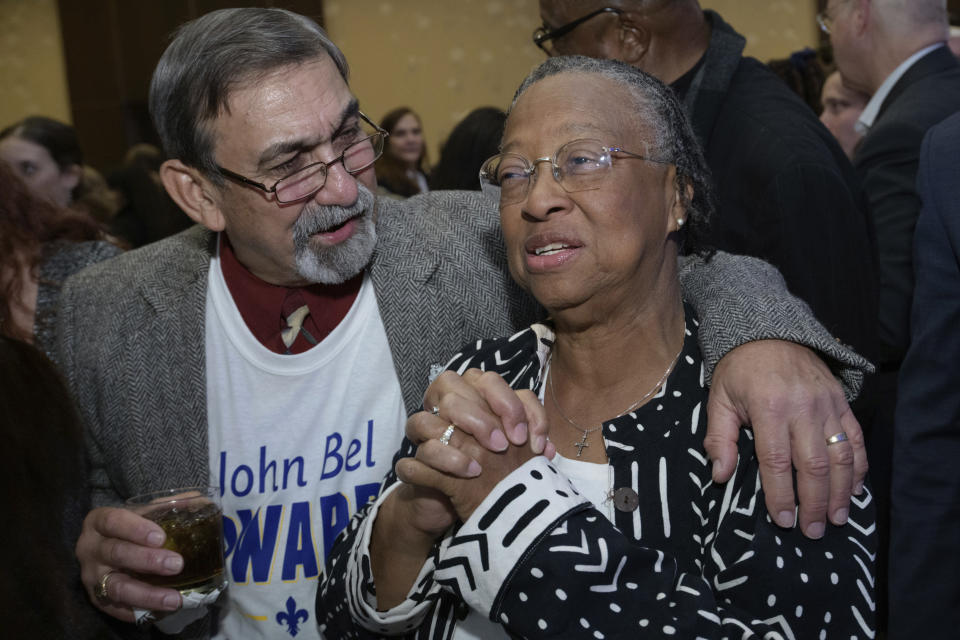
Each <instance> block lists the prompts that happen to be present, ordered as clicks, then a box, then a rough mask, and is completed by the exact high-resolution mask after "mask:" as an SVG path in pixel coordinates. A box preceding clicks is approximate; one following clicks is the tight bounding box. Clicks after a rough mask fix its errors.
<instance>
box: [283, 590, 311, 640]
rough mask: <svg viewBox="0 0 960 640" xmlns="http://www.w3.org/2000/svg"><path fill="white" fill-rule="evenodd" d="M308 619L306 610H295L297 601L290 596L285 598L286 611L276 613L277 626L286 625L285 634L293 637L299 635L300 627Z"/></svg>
mask: <svg viewBox="0 0 960 640" xmlns="http://www.w3.org/2000/svg"><path fill="white" fill-rule="evenodd" d="M309 617H310V615H309V614H308V613H307V611H306V609H297V601H296V600H294V599H293V596H290V597H289V598H287V610H286V611H280V612H279V613H277V624H285V625H287V633H289V634H290V635H291V636H295V635H297V634H298V633H300V625H301V624H303V623H304V622H306V621H307V619H308V618H309Z"/></svg>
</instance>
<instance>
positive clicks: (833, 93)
mask: <svg viewBox="0 0 960 640" xmlns="http://www.w3.org/2000/svg"><path fill="white" fill-rule="evenodd" d="M869 99H870V96H868V95H866V94H863V93H860V92H858V91H854V90H852V89H848V88H847V87H845V86H844V85H843V78H842V77H841V76H840V72H839V71H834V72H833V73H831V74H830V75H829V77H827V81H826V82H825V83H824V84H823V91H822V93H821V94H820V102H821V103H822V104H823V113H822V114H820V122H822V123H823V124H824V125H825V126H826V127H827V129H829V130H830V133H832V134H833V137H834V138H836V139H837V141H838V142H839V143H840V146H841V147H842V148H843V152H844V153H845V154H847V157H848V158H851V159H852V158H853V154H854V151H856V148H857V144H859V142H860V139H861V138H862V137H863V136H861V135H860V134H859V133H858V132H857V130H856V128H855V125H856V123H857V120H858V119H859V118H860V114H861V113H862V112H863V108H864V107H866V106H867V102H868V101H869Z"/></svg>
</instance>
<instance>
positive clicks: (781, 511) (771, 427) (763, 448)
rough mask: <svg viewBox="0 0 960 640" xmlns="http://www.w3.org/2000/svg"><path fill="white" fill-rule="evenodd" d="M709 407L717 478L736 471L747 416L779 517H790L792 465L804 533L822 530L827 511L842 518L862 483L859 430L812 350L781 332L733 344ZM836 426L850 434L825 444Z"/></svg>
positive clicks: (789, 521)
mask: <svg viewBox="0 0 960 640" xmlns="http://www.w3.org/2000/svg"><path fill="white" fill-rule="evenodd" d="M707 411H708V416H709V420H708V425H707V436H706V439H705V440H704V447H705V448H706V450H707V453H708V454H709V455H710V458H711V459H712V460H713V478H714V480H715V481H718V482H725V481H726V480H728V479H729V478H730V477H731V475H732V474H733V471H734V469H735V468H736V461H737V446H736V443H737V438H738V437H739V433H740V425H742V424H749V425H751V426H752V427H753V432H754V436H755V438H756V451H757V458H758V460H759V462H760V477H761V482H762V484H763V490H764V493H765V494H766V504H767V510H768V511H769V512H770V514H771V517H773V518H774V520H775V521H776V522H777V524H779V525H780V526H782V527H792V526H793V525H794V520H795V518H794V513H795V506H794V505H795V504H796V502H795V500H794V494H793V468H794V467H796V470H797V494H798V496H797V497H798V498H799V505H800V518H799V520H800V528H801V529H802V530H803V532H804V535H806V536H807V537H809V538H820V537H822V536H823V533H824V528H825V524H824V522H825V518H826V516H827V514H829V517H830V520H831V522H833V523H834V524H843V523H845V522H846V520H847V514H848V510H849V505H850V495H851V493H853V494H857V495H859V494H860V493H861V492H862V491H863V480H864V477H865V476H866V473H867V454H866V448H865V447H864V441H863V431H862V430H861V429H860V424H859V423H858V422H857V419H856V418H854V416H853V412H852V411H851V410H850V405H848V404H847V401H846V399H845V398H844V395H843V390H842V389H841V387H840V384H839V383H838V382H837V381H836V379H835V378H834V377H833V375H832V374H831V372H830V370H829V369H828V368H827V366H826V364H824V362H823V361H822V360H821V359H820V358H818V357H817V356H816V354H814V353H813V352H812V351H810V350H809V349H807V348H806V347H803V346H800V345H797V344H793V343H792V342H783V341H780V340H759V341H756V342H748V343H747V344H744V345H742V346H740V347H737V348H736V349H734V350H732V351H731V352H730V353H729V354H727V355H726V356H724V357H723V359H721V360H720V363H719V364H718V365H717V368H716V371H715V372H714V375H713V385H712V386H711V389H710V400H709V405H708V409H707ZM841 431H842V432H844V433H846V434H847V438H848V440H847V441H844V442H837V443H835V444H831V445H829V446H828V445H827V438H829V437H830V436H832V435H834V434H837V433H840V432H841Z"/></svg>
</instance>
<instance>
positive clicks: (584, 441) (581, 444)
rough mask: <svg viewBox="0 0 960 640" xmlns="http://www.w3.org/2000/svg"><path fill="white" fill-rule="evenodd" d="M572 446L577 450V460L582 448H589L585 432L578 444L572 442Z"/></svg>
mask: <svg viewBox="0 0 960 640" xmlns="http://www.w3.org/2000/svg"><path fill="white" fill-rule="evenodd" d="M573 446H575V447H576V448H577V457H578V458H579V457H580V454H581V453H583V448H584V447H589V446H590V445H589V444H587V432H586V431H584V432H583V437H582V438H580V442H574V443H573Z"/></svg>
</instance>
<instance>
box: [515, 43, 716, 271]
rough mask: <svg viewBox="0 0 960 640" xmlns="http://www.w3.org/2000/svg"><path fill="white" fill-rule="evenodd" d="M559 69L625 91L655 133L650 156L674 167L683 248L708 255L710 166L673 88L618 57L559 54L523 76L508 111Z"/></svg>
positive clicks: (685, 251) (559, 72)
mask: <svg viewBox="0 0 960 640" xmlns="http://www.w3.org/2000/svg"><path fill="white" fill-rule="evenodd" d="M561 73H587V74H595V75H598V76H601V77H603V78H606V79H608V80H612V81H613V82H615V83H617V84H618V85H620V86H622V87H623V88H624V89H626V90H627V91H628V92H629V94H630V96H631V97H632V99H633V107H634V109H635V111H636V114H637V120H636V121H638V122H642V123H643V124H644V125H646V126H647V127H648V128H649V129H650V130H651V131H652V132H653V140H652V141H650V142H649V143H648V149H649V150H650V152H651V155H653V156H654V157H657V158H660V159H663V160H665V161H667V162H670V163H672V164H674V165H675V166H676V167H677V177H676V188H677V193H678V194H679V195H680V198H681V202H682V204H683V206H684V208H685V209H686V211H687V224H686V225H685V226H684V228H683V231H682V233H681V236H682V238H683V242H682V246H681V252H682V253H700V254H702V255H708V254H710V253H711V251H710V249H709V243H708V242H707V237H708V228H709V222H710V216H711V214H712V213H713V187H712V181H711V177H710V169H709V167H708V166H707V161H706V159H705V158H704V157H703V150H702V149H701V147H700V143H699V142H698V141H697V138H696V135H694V133H693V129H692V128H691V126H690V122H689V120H688V119H687V116H686V114H685V113H684V110H683V106H682V105H681V104H680V101H679V100H678V99H677V96H676V94H675V93H674V91H673V89H671V88H670V87H668V86H666V85H665V84H663V83H662V82H660V81H659V80H657V79H656V78H654V77H653V76H651V75H649V74H646V73H644V72H643V71H640V70H639V69H637V68H635V67H633V66H631V65H629V64H626V63H624V62H620V61H618V60H599V59H597V58H588V57H586V56H557V57H554V58H548V59H547V60H546V62H544V63H542V64H541V65H539V66H538V67H537V68H535V69H534V70H533V71H531V72H530V75H528V76H527V77H526V79H524V81H523V83H521V85H520V88H519V89H517V93H516V94H515V95H514V96H513V102H512V103H511V105H510V112H512V111H513V108H514V107H515V106H516V104H517V100H519V98H520V96H521V95H523V93H524V92H525V91H526V90H527V89H529V88H530V87H532V86H533V85H534V84H536V83H537V82H539V81H541V80H543V79H544V78H549V77H550V76H555V75H559V74H561ZM508 113H509V112H508ZM687 187H693V198H689V197H688V196H687Z"/></svg>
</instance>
